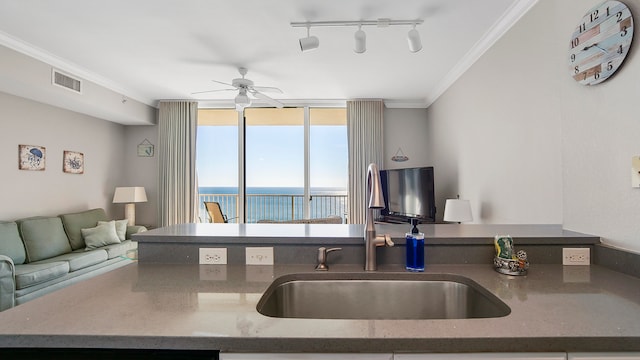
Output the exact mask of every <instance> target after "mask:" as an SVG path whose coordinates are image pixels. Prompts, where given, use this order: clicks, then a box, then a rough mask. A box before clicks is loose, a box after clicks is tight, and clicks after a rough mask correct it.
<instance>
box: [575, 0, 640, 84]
mask: <svg viewBox="0 0 640 360" xmlns="http://www.w3.org/2000/svg"><path fill="white" fill-rule="evenodd" d="M632 39H633V17H632V16H631V11H630V10H629V8H628V7H627V6H626V5H625V4H623V3H621V2H619V1H605V2H603V3H602V4H600V5H597V6H595V7H594V8H593V9H591V10H589V12H587V14H586V15H585V16H584V17H583V18H582V20H581V21H580V23H578V26H577V27H576V30H575V31H574V32H573V35H571V43H570V45H569V72H570V74H571V76H572V77H573V78H574V79H575V80H576V81H577V82H579V83H580V84H583V85H595V84H599V83H601V82H603V81H605V80H606V79H608V78H609V77H610V76H611V75H613V73H615V71H616V70H618V68H619V67H620V65H622V62H623V61H624V58H625V57H626V56H627V53H628V52H629V47H630V46H631V40H632Z"/></svg>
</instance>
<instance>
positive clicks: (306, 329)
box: [0, 263, 640, 353]
mask: <svg viewBox="0 0 640 360" xmlns="http://www.w3.org/2000/svg"><path fill="white" fill-rule="evenodd" d="M311 271H313V265H276V266H241V265H203V266H200V265H187V264H180V265H178V264H175V265H169V264H142V263H134V264H131V265H128V266H125V267H123V268H120V269H117V270H114V271H112V272H109V273H107V274H104V275H100V276H98V277H95V278H93V279H91V280H88V281H84V282H81V283H79V284H76V285H73V286H70V287H68V288H65V289H62V290H60V291H57V292H54V293H51V294H48V295H46V296H44V297H41V298H38V299H35V300H33V301H30V302H28V303H26V304H23V305H20V306H18V307H15V308H13V309H10V310H7V311H4V312H2V313H0V323H2V326H1V327H0V347H75V348H146V349H151V348H159V349H201V350H204V349H218V350H221V351H224V352H386V353H390V352H486V351H494V352H506V351H639V350H640V279H639V278H635V277H631V276H628V275H624V274H621V273H618V272H615V271H612V270H609V269H607V268H604V267H601V266H597V265H593V266H564V267H563V266H562V265H535V264H533V265H532V268H531V270H530V272H529V274H528V275H527V276H524V277H509V276H505V275H501V274H498V273H496V272H495V271H493V269H492V267H491V265H490V264H487V265H478V264H474V265H433V266H429V267H428V269H427V272H432V273H451V274H458V275H462V276H466V277H469V278H471V279H472V280H474V281H476V282H477V283H479V284H480V285H482V286H483V287H485V288H486V289H488V290H489V291H491V292H492V293H493V294H495V295H496V296H498V297H499V298H500V299H501V300H502V301H504V302H505V303H506V304H507V305H508V306H509V307H510V308H511V313H510V314H509V315H507V316H505V317H502V318H490V319H456V320H325V319H323V320H315V319H280V318H271V317H266V316H263V315H261V314H260V313H258V312H257V311H256V304H257V302H258V300H259V299H260V297H261V295H262V293H263V292H264V291H265V290H266V289H267V287H268V286H269V284H270V283H271V282H272V281H273V279H274V278H277V277H279V276H281V275H284V274H289V273H300V272H311ZM360 271H362V269H361V266H359V265H334V266H331V269H330V271H329V272H330V273H331V272H360ZM379 272H383V273H389V274H391V275H390V276H392V275H393V272H403V273H404V270H403V269H402V267H401V266H397V265H388V266H381V267H380V268H379ZM363 306H365V304H363ZM389 306H393V304H389Z"/></svg>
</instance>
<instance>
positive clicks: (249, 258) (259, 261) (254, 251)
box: [245, 247, 273, 265]
mask: <svg viewBox="0 0 640 360" xmlns="http://www.w3.org/2000/svg"><path fill="white" fill-rule="evenodd" d="M245 260H246V261H245V263H246V264H247V265H273V248H272V247H248V248H246V249H245Z"/></svg>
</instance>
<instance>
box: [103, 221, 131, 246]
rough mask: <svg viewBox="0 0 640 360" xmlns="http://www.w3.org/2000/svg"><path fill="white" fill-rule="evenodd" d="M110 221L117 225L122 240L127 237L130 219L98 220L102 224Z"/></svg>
mask: <svg viewBox="0 0 640 360" xmlns="http://www.w3.org/2000/svg"><path fill="white" fill-rule="evenodd" d="M108 222H113V223H115V225H116V233H118V238H119V239H120V241H124V240H126V239H127V226H129V220H127V219H125V220H111V221H98V225H102V224H105V223H108Z"/></svg>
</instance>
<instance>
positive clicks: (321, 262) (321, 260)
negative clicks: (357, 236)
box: [316, 247, 342, 271]
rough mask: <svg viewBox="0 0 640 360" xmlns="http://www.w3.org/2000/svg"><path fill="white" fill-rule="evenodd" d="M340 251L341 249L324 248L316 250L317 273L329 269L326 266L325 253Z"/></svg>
mask: <svg viewBox="0 0 640 360" xmlns="http://www.w3.org/2000/svg"><path fill="white" fill-rule="evenodd" d="M337 250H342V248H331V249H327V248H325V247H320V248H318V265H317V266H316V270H318V271H327V270H329V267H328V266H327V253H330V252H332V251H337Z"/></svg>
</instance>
